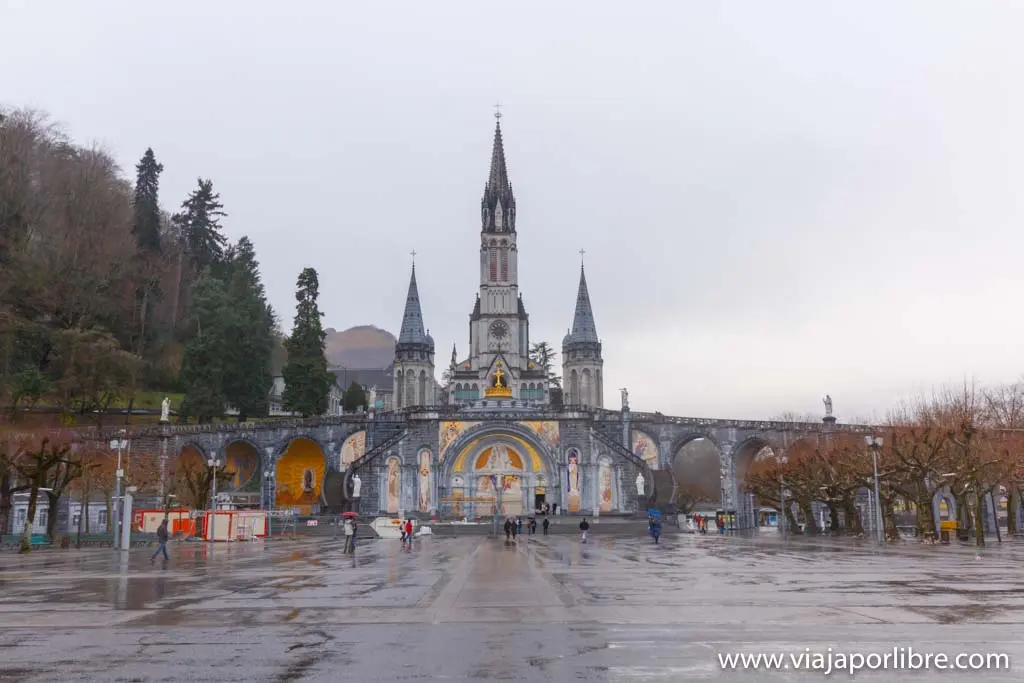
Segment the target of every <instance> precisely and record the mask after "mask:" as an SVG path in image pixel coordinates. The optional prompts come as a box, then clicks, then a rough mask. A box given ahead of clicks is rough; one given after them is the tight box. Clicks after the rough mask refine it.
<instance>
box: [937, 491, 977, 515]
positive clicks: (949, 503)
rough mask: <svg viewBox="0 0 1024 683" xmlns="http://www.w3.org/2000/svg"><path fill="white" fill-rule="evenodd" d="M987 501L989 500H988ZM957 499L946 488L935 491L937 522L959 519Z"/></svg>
mask: <svg viewBox="0 0 1024 683" xmlns="http://www.w3.org/2000/svg"><path fill="white" fill-rule="evenodd" d="M986 502H987V501H986ZM957 512H958V510H957V509H956V499H955V498H954V497H953V496H952V495H951V494H950V493H949V491H948V490H946V489H941V490H939V491H936V492H935V523H936V524H938V523H939V522H944V521H948V520H955V519H957Z"/></svg>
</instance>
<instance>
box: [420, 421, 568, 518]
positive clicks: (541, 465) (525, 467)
mask: <svg viewBox="0 0 1024 683" xmlns="http://www.w3.org/2000/svg"><path fill="white" fill-rule="evenodd" d="M496 447H499V448H500V447H504V450H503V452H502V454H503V455H506V454H507V456H508V458H509V461H510V462H509V465H510V466H509V467H508V468H505V467H500V468H499V469H498V470H491V465H492V463H493V462H494V461H493V460H492V458H494V457H496V456H497V453H495V451H494V449H495V448H496ZM485 471H488V472H490V471H500V472H501V473H502V474H503V476H502V486H503V491H502V503H503V505H504V508H505V509H504V512H505V513H506V514H521V513H524V512H526V511H527V510H529V509H531V508H532V505H533V504H535V503H536V502H537V501H538V499H540V498H543V502H545V503H560V502H561V493H560V487H559V486H558V483H557V482H558V481H559V477H558V471H559V470H558V468H557V466H556V464H555V458H554V455H553V454H552V453H551V452H550V450H549V449H548V448H547V447H546V446H545V444H544V442H543V440H542V439H540V438H538V436H537V434H536V433H535V432H533V431H532V430H530V429H527V428H525V427H522V426H520V425H517V424H514V423H504V424H495V423H493V422H488V423H482V424H478V425H475V426H473V427H470V428H469V429H467V430H465V431H464V432H462V433H461V434H460V435H459V436H458V437H456V438H455V440H454V441H453V442H452V443H451V445H450V446H449V447H448V448H447V449H446V450H445V455H444V460H443V461H442V462H441V463H440V464H439V468H438V471H437V473H436V476H437V477H438V481H439V482H440V483H441V488H442V490H440V491H439V495H440V496H441V500H442V504H443V505H446V506H448V509H449V510H450V511H451V512H452V513H453V514H456V515H462V514H479V515H489V514H492V512H493V507H494V504H495V503H496V501H497V495H496V493H495V492H494V491H493V485H492V484H491V483H490V482H483V481H482V479H483V477H484V476H488V477H489V476H490V475H484V474H482V473H483V472H485ZM506 474H507V475H509V476H510V477H511V479H509V477H506V476H504V475H506ZM458 476H461V477H463V480H462V481H463V487H462V492H461V494H462V495H463V497H466V498H470V499H475V498H479V499H481V501H482V500H483V499H486V498H488V497H489V499H490V500H491V501H492V502H491V503H484V502H477V503H474V504H469V503H467V504H465V505H459V504H458V501H457V500H455V498H456V497H457V496H456V494H457V493H459V492H457V491H455V490H454V489H455V486H454V483H453V482H454V478H455V477H458ZM485 489H486V490H485ZM538 489H539V490H538ZM531 491H532V495H533V496H534V498H533V499H532V500H531V499H530V495H531ZM477 494H479V495H477ZM509 495H511V496H513V498H508V497H506V496H509ZM488 506H490V507H488ZM485 508H486V509H485Z"/></svg>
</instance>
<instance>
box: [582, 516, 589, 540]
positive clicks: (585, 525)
mask: <svg viewBox="0 0 1024 683" xmlns="http://www.w3.org/2000/svg"><path fill="white" fill-rule="evenodd" d="M589 528H590V523H589V522H587V518H586V517H584V518H583V521H582V522H580V542H581V543H586V542H587V529H589Z"/></svg>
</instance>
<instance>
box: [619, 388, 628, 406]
mask: <svg viewBox="0 0 1024 683" xmlns="http://www.w3.org/2000/svg"><path fill="white" fill-rule="evenodd" d="M619 391H620V392H622V409H623V410H629V390H628V389H625V388H623V389H619Z"/></svg>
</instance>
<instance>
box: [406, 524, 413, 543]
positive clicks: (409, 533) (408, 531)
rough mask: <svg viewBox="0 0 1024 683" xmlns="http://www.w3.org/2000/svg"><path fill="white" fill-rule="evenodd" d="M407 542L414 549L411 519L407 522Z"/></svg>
mask: <svg viewBox="0 0 1024 683" xmlns="http://www.w3.org/2000/svg"><path fill="white" fill-rule="evenodd" d="M405 542H406V543H408V544H409V547H410V548H411V547H412V520H411V519H407V520H405Z"/></svg>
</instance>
